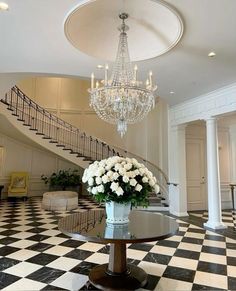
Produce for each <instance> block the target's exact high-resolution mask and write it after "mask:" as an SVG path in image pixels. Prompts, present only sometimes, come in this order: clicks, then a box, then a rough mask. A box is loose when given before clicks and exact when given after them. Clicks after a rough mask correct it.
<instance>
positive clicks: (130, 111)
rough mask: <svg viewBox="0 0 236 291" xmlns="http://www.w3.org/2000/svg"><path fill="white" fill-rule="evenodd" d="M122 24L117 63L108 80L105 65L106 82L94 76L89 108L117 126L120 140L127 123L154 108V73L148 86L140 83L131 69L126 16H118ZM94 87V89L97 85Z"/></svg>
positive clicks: (155, 87)
mask: <svg viewBox="0 0 236 291" xmlns="http://www.w3.org/2000/svg"><path fill="white" fill-rule="evenodd" d="M119 17H120V19H122V24H121V25H120V26H119V27H118V29H119V31H120V39H119V45H118V51H117V55H116V61H115V63H114V65H113V68H112V71H111V77H110V78H109V77H108V71H109V68H108V65H106V66H105V76H104V80H102V81H101V82H99V81H96V82H95V77H94V73H92V74H91V88H90V89H89V90H88V91H89V93H90V106H91V107H93V108H94V110H95V112H96V113H97V115H98V116H99V117H100V118H101V119H103V120H104V121H106V122H109V123H111V124H117V131H118V132H119V133H120V135H121V137H123V136H124V134H125V133H126V131H127V124H132V123H136V122H138V121H141V120H142V119H143V118H144V117H145V116H146V115H147V114H148V113H149V111H150V110H151V109H152V108H153V107H154V106H155V96H154V92H155V90H156V89H157V86H156V85H153V79H152V77H153V76H152V72H151V71H150V72H149V76H148V79H147V80H146V84H145V85H143V82H142V81H138V79H137V77H138V67H137V65H135V66H132V64H131V61H130V56H129V50H128V41H127V33H126V32H127V31H128V29H129V27H128V26H127V25H126V24H125V20H126V19H127V18H128V14H127V13H121V14H120V15H119ZM94 85H95V86H94Z"/></svg>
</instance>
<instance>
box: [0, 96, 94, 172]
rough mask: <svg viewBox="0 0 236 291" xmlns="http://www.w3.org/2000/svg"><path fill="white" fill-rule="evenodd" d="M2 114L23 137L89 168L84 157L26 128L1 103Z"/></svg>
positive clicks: (0, 110) (82, 166)
mask: <svg viewBox="0 0 236 291" xmlns="http://www.w3.org/2000/svg"><path fill="white" fill-rule="evenodd" d="M0 114H3V115H4V116H5V117H6V118H7V119H8V121H9V122H10V123H11V125H12V126H14V127H15V128H16V129H17V130H19V131H20V132H21V133H22V134H23V135H25V136H26V137H27V138H29V139H31V140H32V141H33V142H35V143H37V144H39V145H40V146H42V147H43V148H45V149H46V150H48V151H50V152H52V153H54V154H56V155H58V156H60V157H62V158H63V159H65V160H67V161H70V162H72V163H74V164H75V165H77V166H79V167H81V168H83V169H85V168H87V167H88V165H89V161H84V159H83V157H77V156H76V155H73V154H71V153H70V152H68V151H65V150H63V149H62V148H60V147H57V146H56V145H55V144H54V143H50V142H49V141H48V140H47V139H43V138H42V137H41V136H40V135H36V133H35V131H32V130H30V129H29V127H28V126H25V125H23V124H22V122H20V121H18V120H17V117H16V116H14V115H12V114H11V111H9V110H8V109H7V107H6V105H5V104H3V103H2V102H0Z"/></svg>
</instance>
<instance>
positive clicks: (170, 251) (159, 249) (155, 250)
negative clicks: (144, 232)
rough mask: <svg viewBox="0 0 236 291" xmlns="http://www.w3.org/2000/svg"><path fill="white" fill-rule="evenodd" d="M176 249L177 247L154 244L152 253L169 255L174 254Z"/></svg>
mask: <svg viewBox="0 0 236 291" xmlns="http://www.w3.org/2000/svg"><path fill="white" fill-rule="evenodd" d="M175 251H176V249H175V248H169V247H164V246H158V245H157V246H154V247H153V248H152V249H151V250H150V252H151V253H156V254H161V255H167V256H173V254H174V253H175Z"/></svg>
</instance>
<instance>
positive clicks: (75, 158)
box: [0, 86, 169, 211]
mask: <svg viewBox="0 0 236 291" xmlns="http://www.w3.org/2000/svg"><path fill="white" fill-rule="evenodd" d="M0 101H1V103H0V113H2V114H4V115H5V117H7V118H8V120H9V121H10V122H11V123H12V125H14V126H15V127H16V128H17V129H18V130H20V131H21V132H22V133H23V134H24V135H26V136H27V137H28V138H30V139H31V140H33V141H34V142H37V143H38V144H40V145H41V146H43V147H44V148H46V149H47V150H50V151H52V152H53V153H55V154H57V155H59V156H61V157H63V158H64V159H67V160H69V161H70V162H72V163H74V164H76V165H78V166H80V167H82V168H86V167H87V166H88V165H89V163H91V162H93V161H94V160H101V159H105V158H108V157H110V156H114V155H118V156H125V157H131V158H136V159H137V160H138V161H139V162H142V163H143V164H145V165H146V167H147V168H148V169H149V170H150V171H152V172H153V174H154V175H155V176H156V178H157V181H158V183H159V185H160V193H159V194H157V195H156V194H154V193H153V194H152V195H150V206H149V209H150V210H153V211H155V210H168V184H169V182H168V177H167V175H166V174H165V173H164V172H163V171H162V170H161V169H160V168H159V167H158V166H156V165H154V164H153V163H151V162H149V161H147V160H145V159H143V158H142V157H139V156H137V155H135V154H132V153H130V152H128V151H126V150H124V149H121V148H118V147H115V146H110V145H108V144H106V143H105V142H103V141H101V140H99V139H97V138H94V137H92V136H88V135H86V133H85V132H83V131H81V130H80V129H78V128H76V127H74V126H73V125H71V124H69V123H68V122H65V121H64V120H62V119H60V118H58V117H57V116H55V115H53V114H51V113H50V112H48V111H47V110H45V109H44V108H42V107H41V106H39V105H38V104H37V103H35V102H34V101H33V100H31V99H30V98H29V97H28V96H26V95H25V94H24V93H23V92H22V91H21V90H20V89H19V88H18V87H17V86H14V87H13V88H12V89H11V90H10V91H9V92H8V93H6V94H5V98H3V99H1V100H0ZM16 120H17V121H18V122H16Z"/></svg>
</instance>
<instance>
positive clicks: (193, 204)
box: [186, 137, 207, 211]
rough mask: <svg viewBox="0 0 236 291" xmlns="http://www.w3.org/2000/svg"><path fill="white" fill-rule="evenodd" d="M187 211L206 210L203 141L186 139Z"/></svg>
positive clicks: (191, 138)
mask: <svg viewBox="0 0 236 291" xmlns="http://www.w3.org/2000/svg"><path fill="white" fill-rule="evenodd" d="M186 172H187V173H186V175H187V206H188V211H194V210H205V209H207V189H206V166H205V141H204V139H201V138H193V137H186Z"/></svg>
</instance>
